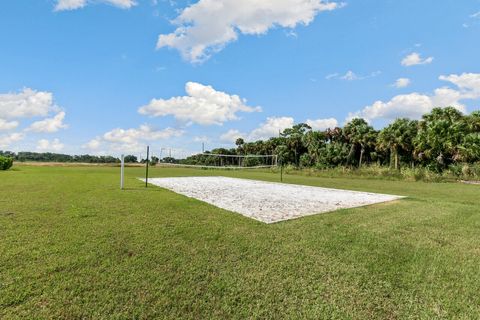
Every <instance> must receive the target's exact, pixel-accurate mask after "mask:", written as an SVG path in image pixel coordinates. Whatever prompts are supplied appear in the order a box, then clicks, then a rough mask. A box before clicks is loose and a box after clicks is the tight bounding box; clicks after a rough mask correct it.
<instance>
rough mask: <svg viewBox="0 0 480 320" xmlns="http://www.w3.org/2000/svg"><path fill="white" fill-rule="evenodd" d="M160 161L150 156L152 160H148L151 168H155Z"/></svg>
mask: <svg viewBox="0 0 480 320" xmlns="http://www.w3.org/2000/svg"><path fill="white" fill-rule="evenodd" d="M159 161H160V159H159V158H158V157H155V156H152V158H151V159H150V164H151V165H152V166H155V165H157V163H158V162H159Z"/></svg>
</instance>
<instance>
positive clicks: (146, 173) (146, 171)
mask: <svg viewBox="0 0 480 320" xmlns="http://www.w3.org/2000/svg"><path fill="white" fill-rule="evenodd" d="M149 153H150V147H149V146H147V161H146V164H147V166H146V170H145V188H148V155H149Z"/></svg>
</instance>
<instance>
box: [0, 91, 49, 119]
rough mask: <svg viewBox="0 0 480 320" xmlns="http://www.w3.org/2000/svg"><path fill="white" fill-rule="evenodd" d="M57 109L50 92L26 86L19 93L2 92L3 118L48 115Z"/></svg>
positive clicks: (0, 96)
mask: <svg viewBox="0 0 480 320" xmlns="http://www.w3.org/2000/svg"><path fill="white" fill-rule="evenodd" d="M56 109H57V107H56V106H55V105H54V102H53V94H52V93H50V92H45V91H35V90H32V89H30V88H25V89H23V90H22V91H21V92H18V93H4V94H0V118H1V119H13V118H30V117H36V116H47V115H48V113H49V112H50V111H54V110H56Z"/></svg>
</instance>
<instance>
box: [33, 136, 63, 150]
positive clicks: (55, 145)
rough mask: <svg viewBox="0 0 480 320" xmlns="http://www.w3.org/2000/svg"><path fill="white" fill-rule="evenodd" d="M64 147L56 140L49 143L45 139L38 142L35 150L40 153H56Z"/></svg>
mask: <svg viewBox="0 0 480 320" xmlns="http://www.w3.org/2000/svg"><path fill="white" fill-rule="evenodd" d="M63 147H64V145H63V143H61V142H60V140H58V139H53V140H52V141H49V140H47V139H41V140H38V143H37V150H38V151H41V152H58V151H61V150H62V149H63Z"/></svg>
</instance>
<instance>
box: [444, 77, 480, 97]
mask: <svg viewBox="0 0 480 320" xmlns="http://www.w3.org/2000/svg"><path fill="white" fill-rule="evenodd" d="M439 79H440V80H442V81H448V82H451V83H453V84H455V85H456V86H457V87H459V88H460V90H461V92H462V96H463V99H478V98H479V97H480V73H463V74H461V75H456V74H451V75H449V76H440V78H439Z"/></svg>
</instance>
